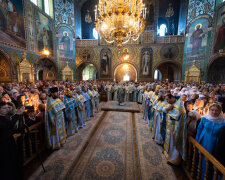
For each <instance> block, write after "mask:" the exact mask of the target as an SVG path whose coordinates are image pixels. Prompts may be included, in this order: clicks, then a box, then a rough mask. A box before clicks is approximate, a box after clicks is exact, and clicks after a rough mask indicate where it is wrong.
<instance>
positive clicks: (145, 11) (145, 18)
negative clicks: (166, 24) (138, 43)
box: [145, 8, 147, 19]
mask: <svg viewBox="0 0 225 180" xmlns="http://www.w3.org/2000/svg"><path fill="white" fill-rule="evenodd" d="M146 14H147V8H145V19H146Z"/></svg>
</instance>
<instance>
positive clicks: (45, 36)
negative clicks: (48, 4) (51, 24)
mask: <svg viewBox="0 0 225 180" xmlns="http://www.w3.org/2000/svg"><path fill="white" fill-rule="evenodd" d="M42 38H43V46H44V49H48V40H49V37H48V32H47V30H46V28H45V27H43V31H42Z"/></svg>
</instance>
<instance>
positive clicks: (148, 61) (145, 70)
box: [139, 48, 153, 78]
mask: <svg viewBox="0 0 225 180" xmlns="http://www.w3.org/2000/svg"><path fill="white" fill-rule="evenodd" d="M152 62H153V50H152V48H143V49H141V56H140V72H139V77H140V78H151V77H152Z"/></svg>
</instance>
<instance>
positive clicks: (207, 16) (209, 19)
mask: <svg viewBox="0 0 225 180" xmlns="http://www.w3.org/2000/svg"><path fill="white" fill-rule="evenodd" d="M201 18H205V19H207V20H208V21H209V26H208V28H209V27H212V22H213V20H212V17H211V16H210V15H208V14H203V15H199V16H198V17H196V18H194V19H192V20H191V22H189V24H188V25H187V26H186V33H188V32H189V28H190V27H191V24H192V23H193V22H195V21H196V20H198V19H201Z"/></svg>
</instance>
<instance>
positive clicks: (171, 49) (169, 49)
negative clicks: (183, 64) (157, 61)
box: [160, 45, 179, 60]
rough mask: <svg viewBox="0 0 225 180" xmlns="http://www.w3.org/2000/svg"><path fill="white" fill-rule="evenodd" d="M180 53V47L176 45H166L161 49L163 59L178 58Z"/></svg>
mask: <svg viewBox="0 0 225 180" xmlns="http://www.w3.org/2000/svg"><path fill="white" fill-rule="evenodd" d="M178 54H179V49H178V47H176V46H174V45H166V46H163V47H162V48H161V50H160V56H161V59H168V60H171V59H176V58H177V56H178Z"/></svg>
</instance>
